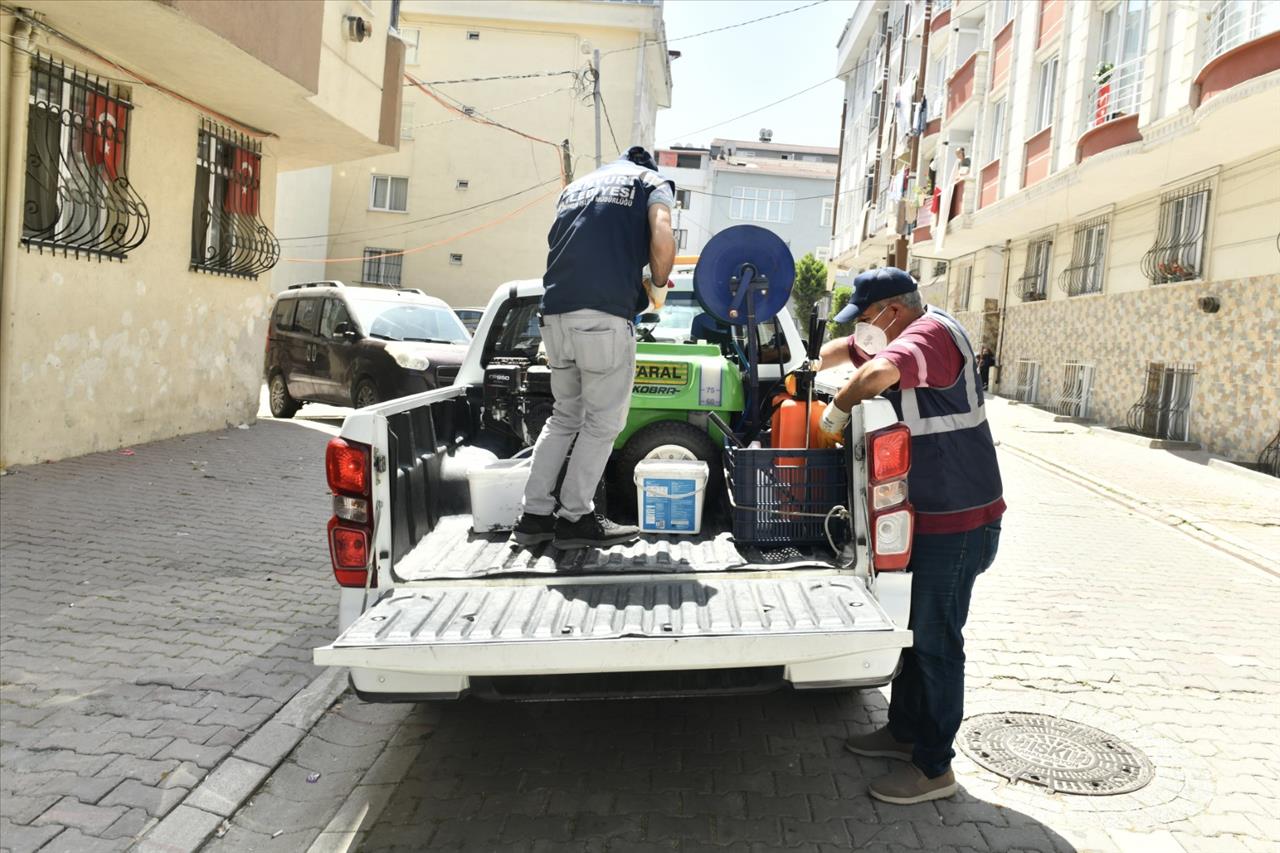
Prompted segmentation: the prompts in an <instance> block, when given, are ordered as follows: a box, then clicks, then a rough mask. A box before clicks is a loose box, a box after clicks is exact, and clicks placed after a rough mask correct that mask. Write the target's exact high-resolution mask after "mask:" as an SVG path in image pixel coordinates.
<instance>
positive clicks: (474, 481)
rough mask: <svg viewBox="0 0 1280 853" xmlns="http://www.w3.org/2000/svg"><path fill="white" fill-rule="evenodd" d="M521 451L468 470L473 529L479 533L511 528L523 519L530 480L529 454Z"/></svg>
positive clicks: (531, 461)
mask: <svg viewBox="0 0 1280 853" xmlns="http://www.w3.org/2000/svg"><path fill="white" fill-rule="evenodd" d="M526 452H528V451H522V453H521V454H520V455H518V456H515V457H513V458H511V459H499V460H498V461H497V462H492V463H490V464H488V465H486V466H484V467H483V468H472V469H471V470H470V471H468V472H467V486H468V487H469V488H470V489H471V529H472V530H474V531H475V532H476V533H491V532H493V531H495V530H510V529H511V528H513V527H515V526H516V522H517V521H519V520H520V504H521V501H522V500H523V499H524V487H525V484H526V483H527V482H528V481H529V467H530V465H532V463H533V459H532V458H531V457H530V456H527V455H524V454H525V453H526Z"/></svg>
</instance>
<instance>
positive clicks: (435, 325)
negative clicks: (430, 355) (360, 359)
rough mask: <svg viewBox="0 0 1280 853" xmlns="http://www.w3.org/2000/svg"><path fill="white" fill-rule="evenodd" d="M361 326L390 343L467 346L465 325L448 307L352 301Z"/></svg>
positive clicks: (369, 333)
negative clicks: (412, 342)
mask: <svg viewBox="0 0 1280 853" xmlns="http://www.w3.org/2000/svg"><path fill="white" fill-rule="evenodd" d="M349 301H350V304H351V307H352V309H353V310H354V311H355V314H356V319H357V320H359V322H360V326H361V327H362V328H363V329H364V330H365V333H366V334H368V335H369V336H370V337H374V338H382V339H384V340H389V341H429V342H432V343H442V344H465V343H467V342H468V341H470V339H471V338H470V336H469V335H468V334H467V330H466V329H465V328H463V325H462V322H461V321H459V320H458V318H457V316H456V315H455V314H454V313H453V312H452V311H450V310H449V309H448V308H441V307H437V306H435V305H415V304H412V303H406V302H390V301H384V300H380V299H365V300H354V299H353V300H349Z"/></svg>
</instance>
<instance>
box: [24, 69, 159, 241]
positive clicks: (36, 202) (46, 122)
mask: <svg viewBox="0 0 1280 853" xmlns="http://www.w3.org/2000/svg"><path fill="white" fill-rule="evenodd" d="M28 103H29V105H30V111H29V113H28V117H27V157H26V167H27V174H26V197H25V199H24V204H23V213H22V238H21V242H22V244H23V245H24V246H26V247H27V248H28V249H37V250H39V251H41V252H43V251H44V250H45V249H49V250H51V251H53V252H62V253H64V254H74V255H75V256H76V257H77V258H78V257H80V255H81V254H85V255H87V256H88V257H96V258H98V259H99V260H101V259H102V258H111V259H115V260H122V259H124V258H125V257H126V256H127V255H128V253H129V252H131V251H132V250H134V249H136V248H138V246H140V245H142V241H143V240H145V239H147V234H148V232H149V230H150V226H151V214H150V213H149V212H148V211H147V205H146V203H145V202H144V201H143V200H142V198H141V197H140V196H139V195H138V193H137V191H135V190H134V188H133V184H132V183H130V181H129V175H128V166H129V141H130V134H131V133H132V132H133V123H132V117H133V104H132V103H130V102H129V100H128V98H127V97H126V96H125V95H124V94H123V93H122V91H121V90H120V89H119V88H118V87H117V86H115V85H114V84H112V83H111V82H110V81H109V80H106V79H104V78H101V77H97V76H95V75H92V74H89V73H88V72H85V71H81V70H80V69H77V68H74V67H71V66H68V65H66V64H64V63H62V62H60V61H58V60H55V59H52V58H50V57H47V56H43V55H37V56H36V57H35V58H34V59H33V60H32V62H31V90H30V93H29V95H28ZM9 191H10V192H18V191H20V190H19V189H18V188H17V187H11V188H10V190H9Z"/></svg>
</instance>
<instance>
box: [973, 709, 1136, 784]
mask: <svg viewBox="0 0 1280 853" xmlns="http://www.w3.org/2000/svg"><path fill="white" fill-rule="evenodd" d="M957 742H958V743H959V745H960V748H961V749H962V750H964V753H965V754H966V755H968V756H969V757H970V758H971V759H973V761H974V762H975V763H977V764H980V765H982V766H983V767H985V768H987V769H988V770H990V771H991V772H992V773H996V774H998V775H1000V776H1003V777H1005V778H1006V779H1008V780H1010V781H1012V782H1030V783H1032V784H1035V785H1041V786H1043V787H1045V788H1048V789H1049V790H1050V791H1052V792H1055V793H1063V794H1085V795H1092V796H1098V795H1109V794H1127V793H1129V792H1130V791H1136V790H1138V789H1139V788H1141V787H1143V786H1145V785H1146V784H1147V783H1148V782H1150V781H1151V779H1152V778H1153V777H1154V776H1155V768H1154V767H1152V765H1151V762H1150V761H1149V760H1148V759H1147V757H1146V756H1145V755H1143V754H1142V753H1141V752H1140V751H1138V750H1137V749H1135V748H1134V747H1132V746H1130V745H1129V744H1127V743H1125V742H1124V741H1122V740H1119V739H1117V738H1114V737H1112V736H1111V735H1109V734H1107V733H1106V732H1104V731H1102V730H1101V729H1095V728H1093V727H1092V726H1086V725H1083V724H1081V723H1075V722H1072V721H1071V720H1063V719H1060V718H1058V717H1051V716H1049V715H1048V714H1028V713H1022V712H1013V713H1007V714H979V715H976V716H973V717H970V718H969V719H967V720H965V721H964V725H963V726H962V727H961V728H960V735H959V737H958V739H957Z"/></svg>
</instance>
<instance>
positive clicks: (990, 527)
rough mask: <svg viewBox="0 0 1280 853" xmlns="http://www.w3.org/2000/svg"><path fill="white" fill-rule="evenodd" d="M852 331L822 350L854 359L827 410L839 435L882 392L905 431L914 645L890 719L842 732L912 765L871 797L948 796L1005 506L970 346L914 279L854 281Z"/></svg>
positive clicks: (832, 358)
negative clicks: (970, 633)
mask: <svg viewBox="0 0 1280 853" xmlns="http://www.w3.org/2000/svg"><path fill="white" fill-rule="evenodd" d="M854 319H856V320H857V325H856V326H855V327H854V333H853V335H851V336H850V337H849V338H847V339H846V338H839V339H837V340H833V341H829V342H828V343H827V344H826V345H825V346H823V348H822V367H824V368H825V367H832V366H835V365H838V364H846V363H848V362H850V361H852V362H853V363H854V364H855V365H857V366H858V369H857V371H855V372H854V374H853V376H852V377H850V379H849V381H848V382H847V383H846V384H845V386H844V388H842V389H841V390H840V392H839V393H838V394H837V395H836V397H835V400H833V401H832V402H831V403H830V404H829V405H828V406H827V409H826V411H824V412H823V415H822V421H823V429H824V430H825V431H827V432H836V433H839V434H843V432H844V427H845V425H846V424H848V423H849V410H850V409H851V408H852V407H853V406H854V405H855V404H857V403H860V402H861V401H863V400H866V399H868V398H870V397H874V396H876V395H877V394H881V395H883V396H884V397H886V398H887V399H888V400H889V402H891V403H892V404H893V408H894V410H895V411H896V412H897V414H898V417H899V418H900V419H901V420H902V421H903V422H904V423H905V424H906V425H907V426H908V427H909V428H910V429H911V472H910V474H909V475H908V484H907V485H908V490H909V494H910V499H911V502H912V503H913V504H914V505H915V510H916V529H915V534H914V536H913V537H912V542H911V545H912V549H911V562H910V564H909V565H908V566H907V571H909V572H911V573H912V577H911V617H910V621H909V622H908V625H907V627H909V628H910V629H911V630H912V632H913V633H914V635H915V637H914V641H913V645H912V647H911V648H910V649H908V650H906V651H905V652H903V656H902V670H901V672H900V673H899V674H898V676H897V678H895V679H894V680H893V688H892V693H891V696H890V702H889V724H888V725H887V726H885V727H884V728H882V729H879V730H877V731H874V732H872V733H871V734H867V735H860V736H857V737H852V738H849V740H848V742H847V743H846V747H847V748H848V749H849V751H850V752H854V753H856V754H858V755H869V756H876V757H883V758H896V759H899V760H902V761H905V762H910V763H908V764H906V765H904V766H903V767H901V768H900V769H898V770H896V771H894V772H893V773H891V774H889V775H888V776H885V777H883V778H881V779H876V780H875V781H873V782H872V783H871V785H870V793H871V796H873V797H875V798H876V799H878V800H883V801H884V802H889V803H899V804H910V803H920V802H924V801H926V800H936V799H939V798H941V797H949V796H951V795H952V794H954V793H955V791H956V778H955V775H954V774H953V773H952V772H951V759H952V757H954V756H955V752H954V750H952V748H951V747H952V743H953V741H954V740H955V736H956V732H958V731H959V730H960V721H961V719H962V718H963V716H964V636H963V634H962V633H961V629H963V628H964V623H965V620H966V619H967V618H968V616H969V596H970V594H971V593H972V592H973V584H974V581H975V580H977V577H978V575H979V574H981V573H982V572H984V571H986V569H987V568H988V567H989V566H990V565H991V562H992V561H993V560H994V559H995V556H996V547H997V546H998V545H999V542H1000V519H1001V516H1003V515H1004V510H1005V504H1004V498H1003V496H1002V487H1001V482H1000V468H999V466H998V465H997V463H996V450H995V445H994V443H993V442H992V440H991V430H990V428H989V427H988V426H987V419H986V412H985V409H984V407H983V397H982V386H981V383H980V380H979V377H978V368H977V365H976V363H975V358H974V354H973V346H972V345H971V344H970V343H969V338H968V336H967V335H966V334H965V332H964V329H963V328H961V326H960V324H959V323H957V322H956V321H955V320H954V319H953V318H952V317H951V316H950V315H948V314H946V313H944V312H942V311H939V310H938V309H937V308H933V307H932V306H930V307H926V306H924V305H923V304H921V301H920V294H919V292H918V290H917V289H916V282H915V280H914V279H913V278H912V277H911V276H910V275H908V274H907V273H905V272H903V271H902V270H900V269H897V268H896V267H884V268H882V269H875V270H869V271H867V272H864V273H862V274H860V275H859V276H858V277H857V278H855V279H854V283H853V295H852V297H851V298H850V299H849V303H848V305H846V306H845V308H844V309H843V310H842V311H841V312H840V313H839V314H837V315H836V317H835V321H836V322H837V323H847V322H849V321H850V320H854Z"/></svg>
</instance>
